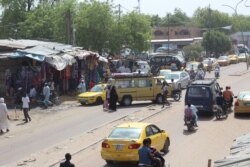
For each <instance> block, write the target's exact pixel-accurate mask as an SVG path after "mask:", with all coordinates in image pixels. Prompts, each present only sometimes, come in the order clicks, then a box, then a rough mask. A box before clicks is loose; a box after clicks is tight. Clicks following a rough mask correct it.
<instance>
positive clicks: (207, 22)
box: [193, 7, 232, 28]
mask: <svg viewBox="0 0 250 167" xmlns="http://www.w3.org/2000/svg"><path fill="white" fill-rule="evenodd" d="M193 21H194V23H195V24H196V25H197V26H199V27H202V28H219V27H224V26H228V25H231V24H232V22H231V20H230V17H229V15H228V14H226V13H222V12H219V11H218V10H212V9H210V8H209V7H206V8H198V9H197V10H196V11H195V12H194V14H193Z"/></svg>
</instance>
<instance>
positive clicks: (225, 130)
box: [0, 63, 250, 167]
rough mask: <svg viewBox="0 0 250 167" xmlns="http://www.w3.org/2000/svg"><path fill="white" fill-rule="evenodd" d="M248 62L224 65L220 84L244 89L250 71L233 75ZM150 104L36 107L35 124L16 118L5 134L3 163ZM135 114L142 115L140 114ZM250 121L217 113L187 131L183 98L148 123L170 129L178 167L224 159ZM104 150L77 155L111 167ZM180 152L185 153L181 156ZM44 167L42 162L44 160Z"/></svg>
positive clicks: (80, 162) (82, 161)
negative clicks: (104, 108)
mask: <svg viewBox="0 0 250 167" xmlns="http://www.w3.org/2000/svg"><path fill="white" fill-rule="evenodd" d="M244 65H245V64H242V63H241V64H237V65H231V66H229V67H224V68H222V72H221V75H222V77H221V78H220V79H219V82H220V84H221V86H223V87H225V86H226V85H231V87H232V89H233V90H234V92H235V94H237V92H238V91H240V90H245V89H248V83H249V81H250V79H249V76H250V74H245V75H242V76H231V74H235V73H239V71H244V70H245V69H242V68H243V67H244V68H245V66H244ZM209 75H210V76H209ZM212 76H213V73H211V74H208V77H212ZM184 93H185V92H183V94H184ZM148 104H149V103H147V104H142V105H141V104H139V105H133V106H132V107H130V108H121V109H119V110H118V112H114V113H106V112H103V111H102V109H101V107H100V106H89V107H82V106H72V107H71V108H68V109H66V110H62V111H53V112H49V113H46V111H39V112H38V113H34V112H33V113H32V114H33V117H34V119H33V120H32V122H31V124H28V125H22V124H20V122H18V123H16V122H12V130H11V132H10V133H9V134H8V135H4V136H0V141H1V142H0V154H1V156H0V166H2V165H4V164H8V163H9V162H16V161H18V160H19V159H21V158H23V157H26V156H28V155H30V154H32V153H35V152H38V151H41V150H43V149H45V148H47V147H51V146H53V145H56V144H57V143H60V142H62V141H64V140H66V139H69V138H72V137H74V136H77V135H80V134H84V133H85V132H87V131H89V130H90V129H93V128H95V127H98V126H101V125H103V124H104V123H106V122H110V121H112V120H115V119H118V118H122V117H123V116H125V115H128V114H132V113H134V112H135V111H138V110H145V106H147V105H148ZM176 104H178V105H176ZM153 110H155V111H154V112H157V111H160V110H161V107H160V106H155V107H154V108H153ZM138 113H140V112H138ZM141 114H142V115H143V114H144V112H141ZM136 117H142V116H141V115H138V116H136ZM248 120H249V119H248V118H240V119H235V118H234V117H233V114H230V116H229V118H228V120H226V121H225V120H223V121H215V120H214V118H213V117H204V116H201V117H200V122H199V129H198V131H197V132H195V133H193V134H190V133H187V132H186V130H185V129H186V127H184V126H183V101H182V102H179V103H175V104H174V105H173V107H172V108H170V109H166V110H165V111H163V112H161V113H160V114H159V115H156V116H155V117H152V118H149V119H147V121H148V122H153V123H156V124H158V125H159V126H160V127H162V128H163V129H166V130H167V131H168V132H169V133H170V136H171V141H172V142H171V151H170V152H169V153H168V154H167V155H166V156H165V158H166V159H167V160H168V161H169V162H170V164H171V166H177V167H182V166H187V167H195V166H197V167H200V166H205V165H206V163H207V159H209V158H212V159H216V158H217V159H218V158H223V156H225V155H227V153H228V152H229V151H228V149H229V147H230V145H231V143H232V140H233V139H234V138H235V137H236V136H237V135H241V134H242V133H244V132H247V131H248V129H249V128H248V127H249V123H248ZM16 125H18V126H16ZM111 129H112V127H109V128H108V127H107V128H106V131H107V130H111ZM95 133H97V134H96V135H97V137H95V138H96V139H95V140H98V139H101V138H102V137H104V136H106V135H107V134H106V133H105V134H104V133H103V129H102V128H100V130H99V131H98V129H97V130H96V132H95ZM93 135H94V134H93ZM92 142H93V139H92V140H91V139H88V138H86V141H85V144H86V145H87V144H91V143H92ZM82 148H83V146H82V145H79V146H78V148H76V149H75V150H74V152H77V151H79V150H81V149H82ZM218 148H219V149H218ZM99 150H100V143H97V144H96V145H93V146H91V147H89V148H87V149H84V150H83V151H81V152H79V153H78V154H76V155H75V156H74V158H73V159H74V160H75V163H76V164H77V166H93V167H106V166H105V161H103V160H102V159H101V157H100V154H99ZM179 157H181V160H180V159H179ZM51 158H52V157H51ZM48 159H49V158H48ZM53 162H56V161H53ZM7 166H8V165H7ZM31 166H32V164H31ZM33 166H34V165H33ZM35 166H38V165H35ZM40 166H43V165H42V164H40ZM118 166H119V167H121V166H124V167H125V166H131V165H127V164H125V165H121V164H119V165H118ZM118 166H117V167H118Z"/></svg>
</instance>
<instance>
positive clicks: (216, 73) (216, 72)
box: [214, 69, 220, 79]
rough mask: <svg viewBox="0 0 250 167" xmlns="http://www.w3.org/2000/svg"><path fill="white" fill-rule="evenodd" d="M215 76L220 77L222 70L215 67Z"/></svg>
mask: <svg viewBox="0 0 250 167" xmlns="http://www.w3.org/2000/svg"><path fill="white" fill-rule="evenodd" d="M214 76H215V78H216V79H218V78H219V77H220V72H219V70H217V69H215V71H214Z"/></svg>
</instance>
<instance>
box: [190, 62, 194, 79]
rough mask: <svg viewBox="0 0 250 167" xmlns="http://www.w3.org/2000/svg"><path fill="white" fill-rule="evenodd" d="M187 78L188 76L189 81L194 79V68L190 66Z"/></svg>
mask: <svg viewBox="0 0 250 167" xmlns="http://www.w3.org/2000/svg"><path fill="white" fill-rule="evenodd" d="M189 76H190V79H191V80H194V79H195V72H194V67H193V65H192V67H191V69H190V71H189Z"/></svg>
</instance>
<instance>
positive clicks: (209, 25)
mask: <svg viewBox="0 0 250 167" xmlns="http://www.w3.org/2000/svg"><path fill="white" fill-rule="evenodd" d="M211 13H212V10H211V8H210V4H209V7H208V17H209V19H208V35H209V39H210V35H211V34H210V33H211V19H212V17H211ZM209 57H211V51H209Z"/></svg>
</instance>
